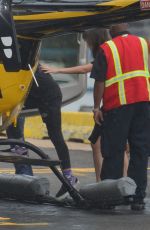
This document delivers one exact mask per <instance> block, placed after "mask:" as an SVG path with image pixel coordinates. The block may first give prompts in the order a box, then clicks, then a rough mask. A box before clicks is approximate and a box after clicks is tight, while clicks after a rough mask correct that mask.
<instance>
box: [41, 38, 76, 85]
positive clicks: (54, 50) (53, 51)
mask: <svg viewBox="0 0 150 230" xmlns="http://www.w3.org/2000/svg"><path fill="white" fill-rule="evenodd" d="M78 56H79V44H78V42H77V34H69V35H62V36H56V37H51V38H46V39H43V42H42V49H41V57H40V59H41V60H42V62H44V63H47V64H49V65H51V66H57V67H69V66H75V65H77V64H78V62H79V57H78ZM53 77H54V78H55V79H56V81H58V82H59V83H60V84H63V83H66V82H68V81H73V80H75V79H76V76H74V75H72V76H70V75H65V76H64V77H63V78H62V74H61V75H58V74H57V76H56V75H55V74H53Z"/></svg>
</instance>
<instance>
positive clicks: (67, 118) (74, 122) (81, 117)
mask: <svg viewBox="0 0 150 230" xmlns="http://www.w3.org/2000/svg"><path fill="white" fill-rule="evenodd" d="M93 126H94V121H93V114H92V113H90V112H62V131H63V135H64V138H65V140H66V141H67V140H78V141H79V140H80V141H82V142H84V143H89V141H88V137H89V135H90V134H91V131H92V129H93ZM25 137H26V138H36V139H44V138H48V134H47V129H46V127H45V124H44V123H43V122H42V119H41V117H40V116H34V117H27V118H26V122H25Z"/></svg>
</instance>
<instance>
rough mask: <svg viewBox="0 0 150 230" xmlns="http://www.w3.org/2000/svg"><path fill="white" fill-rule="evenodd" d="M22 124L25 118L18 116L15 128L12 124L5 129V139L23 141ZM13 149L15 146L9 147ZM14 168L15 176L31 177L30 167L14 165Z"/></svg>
mask: <svg viewBox="0 0 150 230" xmlns="http://www.w3.org/2000/svg"><path fill="white" fill-rule="evenodd" d="M24 123H25V117H23V116H18V118H17V124H16V126H14V125H13V124H12V125H10V126H9V127H8V128H7V130H6V133H7V137H8V138H13V139H20V140H24ZM14 147H15V146H11V148H14ZM14 166H15V170H16V174H26V175H30V176H32V175H33V172H32V167H31V166H30V165H26V164H14Z"/></svg>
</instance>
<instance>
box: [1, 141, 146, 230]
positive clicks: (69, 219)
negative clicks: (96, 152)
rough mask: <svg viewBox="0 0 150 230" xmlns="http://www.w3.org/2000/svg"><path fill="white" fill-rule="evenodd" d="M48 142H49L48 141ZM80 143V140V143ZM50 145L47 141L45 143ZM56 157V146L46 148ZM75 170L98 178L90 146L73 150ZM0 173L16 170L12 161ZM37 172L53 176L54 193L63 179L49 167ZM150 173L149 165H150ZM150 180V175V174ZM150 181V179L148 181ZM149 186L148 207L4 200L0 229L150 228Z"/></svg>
mask: <svg viewBox="0 0 150 230" xmlns="http://www.w3.org/2000/svg"><path fill="white" fill-rule="evenodd" d="M45 143H46V142H45ZM76 145H77V144H76ZM45 146H46V145H45ZM42 149H43V150H45V151H46V153H48V154H50V156H51V157H52V158H53V159H57V157H56V156H57V155H56V152H55V150H54V149H53V148H52V149H51V150H50V151H49V148H47V147H46V148H43V147H42ZM70 156H71V162H72V167H73V171H74V174H75V175H76V176H77V177H78V178H79V180H80V184H81V185H84V184H88V183H93V182H95V174H94V168H93V162H92V152H91V151H90V149H88V150H87V149H85V150H84V148H82V150H79V149H78V148H76V149H74V150H70ZM0 173H14V168H13V166H12V165H11V164H5V163H1V164H0ZM34 173H35V175H39V176H44V177H47V178H49V180H50V191H51V194H52V195H55V193H56V192H57V191H58V189H59V187H60V185H61V184H60V182H59V181H58V179H57V178H56V176H55V175H54V174H53V173H52V172H50V170H49V169H48V168H44V167H37V166H36V167H34ZM148 173H149V168H148ZM148 182H150V177H149V176H148ZM148 184H150V183H148ZM149 187H150V186H149V185H148V188H147V198H146V209H145V210H144V211H139V212H137V211H136V212H135V211H131V210H130V207H129V206H118V207H116V208H115V210H98V209H90V210H82V209H79V208H73V207H58V206H53V205H50V204H31V203H21V202H17V201H8V200H0V229H2V230H3V229H19V230H20V229H23V230H27V229H28V230H29V229H33V230H35V229H36V230H48V229H55V230H66V229H67V230H91V229H93V230H106V229H107V230H108V229H109V230H130V229H132V230H134V229H135V230H148V229H150V226H149V225H150V199H149V198H150V189H149Z"/></svg>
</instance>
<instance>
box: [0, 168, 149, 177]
mask: <svg viewBox="0 0 150 230" xmlns="http://www.w3.org/2000/svg"><path fill="white" fill-rule="evenodd" d="M147 169H148V170H150V168H147ZM72 171H73V172H74V173H75V174H78V175H83V174H84V173H94V172H95V169H94V168H72ZM33 172H34V173H35V174H49V173H52V171H51V170H50V169H46V168H37V169H35V168H34V169H33ZM0 173H9V174H14V173H15V170H14V169H9V168H1V169H0Z"/></svg>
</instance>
